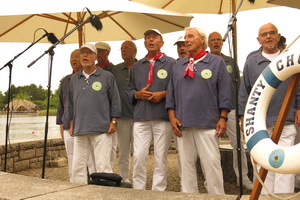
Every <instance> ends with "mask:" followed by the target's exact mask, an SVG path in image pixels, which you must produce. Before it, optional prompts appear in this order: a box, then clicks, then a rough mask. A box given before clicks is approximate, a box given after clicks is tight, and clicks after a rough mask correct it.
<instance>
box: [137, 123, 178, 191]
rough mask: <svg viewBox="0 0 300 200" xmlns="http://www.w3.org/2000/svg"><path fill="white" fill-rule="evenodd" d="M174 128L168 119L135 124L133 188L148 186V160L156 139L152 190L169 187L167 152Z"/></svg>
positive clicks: (142, 188) (161, 189)
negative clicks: (151, 146) (151, 144)
mask: <svg viewBox="0 0 300 200" xmlns="http://www.w3.org/2000/svg"><path fill="white" fill-rule="evenodd" d="M171 137H172V128H171V125H170V122H168V121H160V120H156V121H143V122H134V124H133V138H134V139H133V144H134V153H133V161H134V166H133V188H134V189H140V190H144V189H145V188H146V181H147V180H146V179H147V174H146V162H147V158H148V154H149V147H150V143H151V140H152V139H153V140H154V172H153V181H152V190H158V191H164V190H165V189H166V187H167V154H168V150H169V147H170V143H171Z"/></svg>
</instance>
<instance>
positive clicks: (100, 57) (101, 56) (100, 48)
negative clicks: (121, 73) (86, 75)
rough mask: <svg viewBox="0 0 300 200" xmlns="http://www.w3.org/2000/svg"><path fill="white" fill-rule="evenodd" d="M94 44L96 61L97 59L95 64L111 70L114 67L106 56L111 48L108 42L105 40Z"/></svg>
mask: <svg viewBox="0 0 300 200" xmlns="http://www.w3.org/2000/svg"><path fill="white" fill-rule="evenodd" d="M95 46H96V48H97V61H98V63H97V65H96V66H97V67H100V68H102V69H105V70H108V71H110V72H111V70H112V68H113V67H114V64H112V63H111V62H110V61H109V60H108V56H109V53H110V50H111V48H110V46H109V44H107V43H105V42H97V43H96V44H95Z"/></svg>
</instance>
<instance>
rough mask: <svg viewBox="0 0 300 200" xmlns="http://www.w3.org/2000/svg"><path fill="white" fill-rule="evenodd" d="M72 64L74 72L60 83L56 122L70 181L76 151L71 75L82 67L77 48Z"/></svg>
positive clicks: (91, 162) (91, 169)
mask: <svg viewBox="0 0 300 200" xmlns="http://www.w3.org/2000/svg"><path fill="white" fill-rule="evenodd" d="M70 64H71V67H72V69H73V72H72V74H69V75H67V76H65V77H64V78H63V79H62V81H61V84H60V87H59V88H60V92H59V105H58V108H57V116H56V124H58V125H60V132H61V136H62V139H63V140H64V144H65V148H66V153H67V158H68V169H69V177H70V182H72V165H73V153H74V151H73V150H74V137H71V136H70V132H69V129H70V120H69V119H68V104H69V83H70V79H71V76H72V75H74V74H75V73H77V72H79V71H80V70H81V69H82V65H81V64H80V51H79V49H75V50H74V51H72V53H71V56H70ZM87 167H88V170H89V174H92V173H94V172H95V163H94V155H93V154H91V156H90V159H89V162H88V166H87Z"/></svg>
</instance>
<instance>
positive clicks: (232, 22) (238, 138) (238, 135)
mask: <svg viewBox="0 0 300 200" xmlns="http://www.w3.org/2000/svg"><path fill="white" fill-rule="evenodd" d="M242 3H243V0H241V1H240V4H239V6H238V8H237V10H236V12H235V13H234V14H233V15H232V16H231V19H230V20H229V23H228V27H227V32H226V34H225V35H224V38H223V42H224V41H225V40H226V38H227V37H228V33H229V32H230V31H231V34H232V38H233V39H232V43H233V56H234V69H236V68H237V66H236V65H237V57H236V45H235V44H236V41H237V40H236V33H235V22H236V21H237V19H236V15H237V13H238V11H239V9H240V7H241V6H242ZM238 73H239V71H236V70H234V76H235V81H234V89H235V91H236V92H235V102H236V104H235V122H236V142H237V149H236V151H237V162H238V169H239V177H238V178H239V189H240V194H239V196H238V197H237V199H240V198H241V197H242V196H243V178H242V176H243V175H242V158H241V132H240V125H239V105H238V91H239V87H238V78H239V74H238ZM243 148H244V147H243Z"/></svg>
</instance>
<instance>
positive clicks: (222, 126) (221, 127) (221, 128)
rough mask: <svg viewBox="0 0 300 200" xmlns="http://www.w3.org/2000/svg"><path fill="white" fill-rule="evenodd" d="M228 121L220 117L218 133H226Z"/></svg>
mask: <svg viewBox="0 0 300 200" xmlns="http://www.w3.org/2000/svg"><path fill="white" fill-rule="evenodd" d="M226 127H227V125H226V121H225V119H223V118H220V119H219V121H218V123H217V125H216V135H217V136H218V137H222V136H223V135H224V134H225V133H226Z"/></svg>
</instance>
